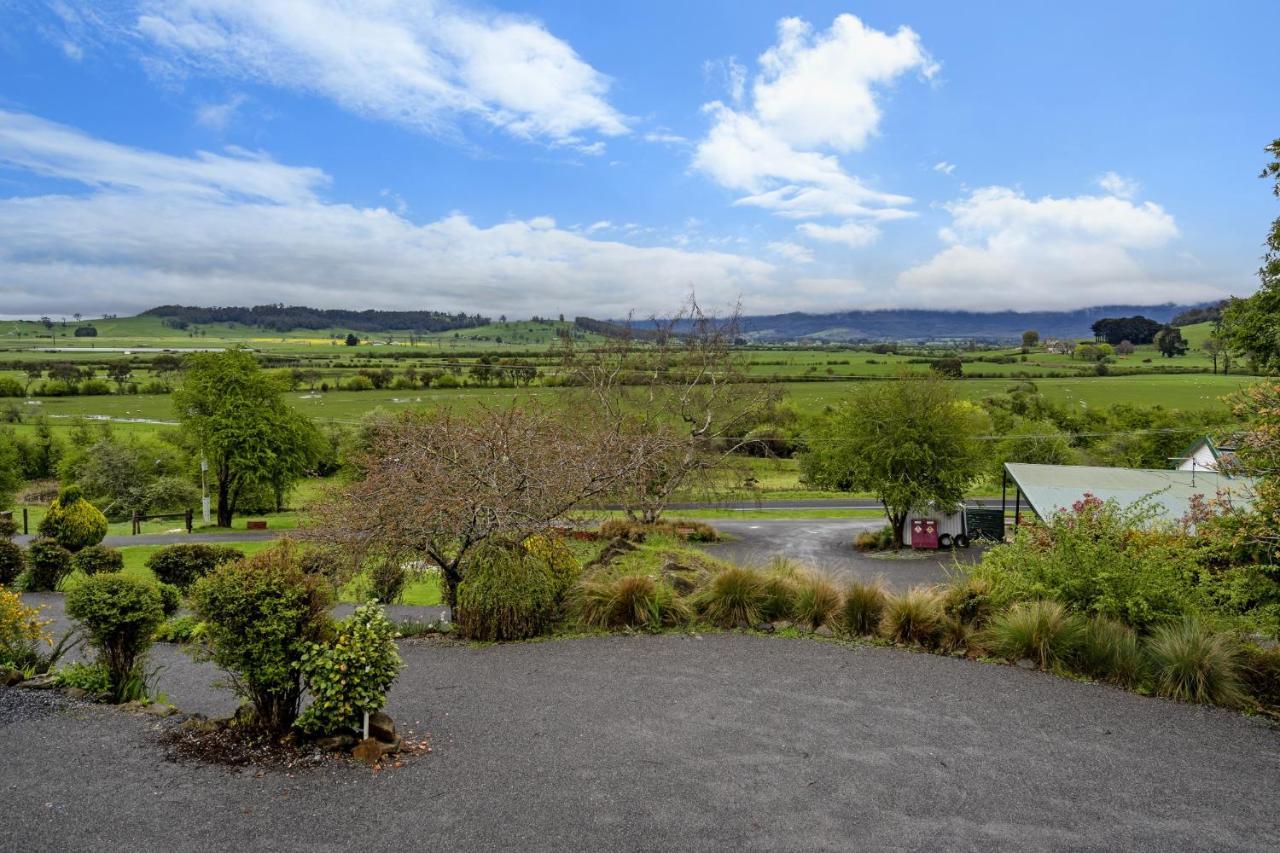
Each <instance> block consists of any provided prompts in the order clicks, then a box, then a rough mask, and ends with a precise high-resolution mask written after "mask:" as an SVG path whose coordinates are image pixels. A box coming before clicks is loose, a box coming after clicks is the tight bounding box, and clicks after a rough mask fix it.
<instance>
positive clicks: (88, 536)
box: [40, 485, 107, 552]
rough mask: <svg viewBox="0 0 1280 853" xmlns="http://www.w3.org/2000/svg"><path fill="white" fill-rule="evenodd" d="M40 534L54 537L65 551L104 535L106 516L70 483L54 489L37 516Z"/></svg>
mask: <svg viewBox="0 0 1280 853" xmlns="http://www.w3.org/2000/svg"><path fill="white" fill-rule="evenodd" d="M40 535H41V536H47V537H49V538H50V539H53V540H55V541H56V542H57V543H58V544H59V545H61V546H62V547H63V548H66V549H67V550H68V551H72V552H74V551H79V550H80V549H82V548H87V547H89V546H90V545H97V544H98V543H99V542H101V541H102V540H103V538H105V537H106V535H107V517H106V516H105V515H103V514H102V510H100V509H98V508H97V507H96V506H94V505H93V504H91V503H89V502H88V501H87V500H85V499H84V496H83V495H82V494H81V493H80V487H79V486H75V485H71V486H67V487H66V488H64V489H63V490H62V491H61V492H59V493H58V496H57V497H56V498H54V499H53V502H52V503H50V504H49V511H48V512H47V513H46V514H45V517H44V518H42V519H41V520H40Z"/></svg>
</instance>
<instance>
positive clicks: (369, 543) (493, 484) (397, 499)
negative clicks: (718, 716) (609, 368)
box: [304, 405, 639, 605]
mask: <svg viewBox="0 0 1280 853" xmlns="http://www.w3.org/2000/svg"><path fill="white" fill-rule="evenodd" d="M600 427H601V425H600V424H594V423H591V422H589V421H584V420H582V419H575V418H572V417H569V416H567V415H566V414H564V413H556V412H549V411H545V410H543V409H541V408H538V409H531V410H526V409H522V408H520V407H518V406H516V405H512V406H510V407H508V408H505V409H489V408H487V407H482V408H480V409H479V410H478V411H475V412H473V413H468V414H467V415H466V416H455V415H454V414H453V413H451V412H450V411H448V410H438V411H428V412H415V411H409V412H403V413H400V414H398V415H396V416H387V415H376V414H375V415H371V416H370V417H369V418H367V419H366V422H365V426H364V430H363V437H362V439H361V443H362V445H363V450H361V451H360V452H358V453H356V454H355V455H354V458H353V459H352V466H353V467H354V469H355V472H356V476H355V479H353V480H352V481H351V482H349V483H344V484H341V485H338V486H334V487H332V488H330V489H329V490H328V491H327V492H326V493H325V494H324V495H323V496H322V497H321V498H320V499H319V500H318V501H317V502H316V503H315V504H314V505H313V507H312V523H311V525H310V526H309V527H308V529H307V530H306V531H305V533H304V535H305V536H306V538H308V539H310V540H312V541H316V542H319V543H322V544H324V545H326V546H328V548H329V549H331V550H332V553H336V554H340V555H342V556H343V557H344V558H345V560H344V562H345V563H346V564H347V565H348V566H350V567H353V568H354V567H356V566H360V565H368V564H370V563H372V562H375V561H399V562H407V561H410V560H427V561H429V562H430V563H433V564H435V565H437V566H439V567H440V571H441V573H442V576H443V579H444V584H445V598H446V601H447V603H449V604H450V605H452V604H453V603H454V601H455V595H456V593H457V589H458V584H459V583H461V582H462V580H463V578H464V577H465V576H466V573H467V570H468V560H469V558H470V557H471V555H472V552H473V550H474V549H475V548H476V547H477V546H479V545H481V544H483V543H487V542H491V541H497V542H499V543H500V544H510V543H518V542H521V541H523V540H524V539H525V538H527V537H528V536H530V535H532V534H534V533H538V532H541V531H545V530H547V529H548V528H549V527H551V526H552V524H554V523H555V522H556V521H557V520H558V519H560V518H561V517H562V516H563V515H564V513H566V512H568V511H569V510H571V509H573V508H574V507H576V506H578V505H580V504H581V503H582V502H583V501H586V500H588V499H591V498H594V497H597V496H600V495H602V494H604V493H606V492H607V491H608V490H609V489H611V488H612V487H613V486H614V485H615V484H616V482H617V481H618V480H619V479H620V478H623V477H625V476H627V474H628V473H629V466H632V465H635V464H637V461H638V459H639V455H638V453H637V452H636V451H635V450H634V449H633V448H632V447H631V446H630V444H629V443H628V442H627V441H626V438H625V436H621V435H618V434H616V433H612V432H610V431H609V430H608V429H607V428H604V429H601V428H600Z"/></svg>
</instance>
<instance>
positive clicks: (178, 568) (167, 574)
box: [147, 543, 244, 590]
mask: <svg viewBox="0 0 1280 853" xmlns="http://www.w3.org/2000/svg"><path fill="white" fill-rule="evenodd" d="M243 559H244V552H243V551H238V550H236V549H235V548H231V547H228V546H226V545H203V544H198V543H197V544H191V545H169V546H167V547H165V548H161V549H160V550H159V551H156V552H155V553H154V554H152V555H151V556H150V557H148V558H147V568H148V569H150V570H151V571H152V572H153V573H154V574H155V576H156V578H157V579H158V580H160V581H161V582H163V583H169V584H173V585H174V586H176V587H177V588H178V589H181V590H186V589H187V588H189V587H190V586H191V585H192V584H193V583H195V582H196V581H197V580H199V579H200V578H202V577H204V576H205V575H207V574H209V573H210V572H212V571H213V570H214V569H215V568H217V567H218V566H220V565H222V564H224V563H230V562H234V561H236V560H243Z"/></svg>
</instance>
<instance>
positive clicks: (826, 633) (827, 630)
mask: <svg viewBox="0 0 1280 853" xmlns="http://www.w3.org/2000/svg"><path fill="white" fill-rule="evenodd" d="M813 633H814V636H817V637H834V636H835V635H836V632H835V631H832V630H831V626H830V625H819V626H818V627H817V628H816V629H814V632H813Z"/></svg>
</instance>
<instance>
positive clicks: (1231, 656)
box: [1147, 617, 1245, 708]
mask: <svg viewBox="0 0 1280 853" xmlns="http://www.w3.org/2000/svg"><path fill="white" fill-rule="evenodd" d="M1147 659H1148V661H1149V662H1150V666H1151V678H1152V682H1153V684H1154V686H1155V691H1156V693H1157V694H1159V695H1160V696H1165V697H1168V698H1170V699H1178V700H1181V701H1184V702H1201V703H1208V704H1213V705H1225V706H1227V707H1229V708H1235V707H1239V706H1240V705H1241V704H1243V703H1244V700H1245V693H1244V689H1243V684H1242V681H1241V671H1240V650H1239V647H1238V646H1237V645H1236V643H1235V641H1234V640H1233V639H1232V638H1230V637H1228V636H1227V635H1226V634H1216V633H1214V632H1213V631H1212V630H1211V629H1210V628H1209V627H1208V626H1206V625H1204V624H1203V623H1201V622H1200V621H1199V620H1197V619H1194V618H1190V617H1188V618H1184V619H1180V620H1177V621H1175V622H1170V623H1167V624H1165V625H1160V626H1157V627H1156V628H1155V630H1153V631H1152V632H1151V636H1150V637H1148V639H1147Z"/></svg>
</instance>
